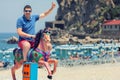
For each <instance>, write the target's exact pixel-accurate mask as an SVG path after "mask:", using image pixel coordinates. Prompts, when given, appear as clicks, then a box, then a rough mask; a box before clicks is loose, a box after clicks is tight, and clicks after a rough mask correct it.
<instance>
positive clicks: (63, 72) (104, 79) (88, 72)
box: [0, 63, 120, 80]
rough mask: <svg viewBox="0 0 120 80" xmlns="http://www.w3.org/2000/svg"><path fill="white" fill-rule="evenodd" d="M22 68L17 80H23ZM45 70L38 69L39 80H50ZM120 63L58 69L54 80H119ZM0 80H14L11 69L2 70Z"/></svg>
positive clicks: (17, 74)
mask: <svg viewBox="0 0 120 80" xmlns="http://www.w3.org/2000/svg"><path fill="white" fill-rule="evenodd" d="M21 70H22V68H20V69H19V70H17V72H16V76H17V80H22V73H21ZM46 75H47V71H46V69H45V68H40V69H38V80H48V79H47V78H46ZM119 78H120V63H109V64H98V65H80V66H73V67H58V68H57V72H56V74H54V75H53V80H119ZM0 80H12V77H11V72H10V69H7V70H0Z"/></svg>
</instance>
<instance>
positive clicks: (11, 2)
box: [0, 0, 58, 33]
mask: <svg viewBox="0 0 120 80" xmlns="http://www.w3.org/2000/svg"><path fill="white" fill-rule="evenodd" d="M52 2H55V3H56V8H55V9H54V10H53V11H52V13H51V14H49V15H48V16H47V17H45V18H43V19H40V20H39V21H37V23H36V32H37V31H38V30H40V29H42V28H44V26H45V21H53V20H55V15H56V14H57V8H58V4H57V2H56V0H2V1H1V2H0V33H1V32H13V33H15V32H16V20H17V18H18V17H20V16H22V15H23V8H24V6H25V5H26V4H29V5H31V7H32V14H40V13H43V12H45V11H47V10H48V9H49V8H50V7H51V4H52Z"/></svg>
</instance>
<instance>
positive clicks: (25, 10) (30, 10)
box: [24, 10, 32, 13]
mask: <svg viewBox="0 0 120 80" xmlns="http://www.w3.org/2000/svg"><path fill="white" fill-rule="evenodd" d="M24 12H29V13H30V12H32V11H31V10H25V11H24Z"/></svg>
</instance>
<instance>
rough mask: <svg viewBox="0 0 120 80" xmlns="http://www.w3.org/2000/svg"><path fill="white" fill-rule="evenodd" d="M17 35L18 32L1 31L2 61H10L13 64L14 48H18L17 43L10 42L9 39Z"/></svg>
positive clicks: (0, 51) (0, 58)
mask: <svg viewBox="0 0 120 80" xmlns="http://www.w3.org/2000/svg"><path fill="white" fill-rule="evenodd" d="M13 36H15V37H17V38H18V35H17V33H0V62H10V64H11V65H12V64H13V59H14V57H13V54H12V52H13V49H14V48H17V47H18V45H17V44H8V43H7V40H8V39H10V38H11V37H13Z"/></svg>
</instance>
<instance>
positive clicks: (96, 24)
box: [56, 0, 120, 36]
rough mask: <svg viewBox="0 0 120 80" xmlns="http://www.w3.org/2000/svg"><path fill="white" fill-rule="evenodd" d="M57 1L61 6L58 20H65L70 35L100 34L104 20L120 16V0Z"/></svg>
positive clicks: (66, 29) (57, 16)
mask: <svg viewBox="0 0 120 80" xmlns="http://www.w3.org/2000/svg"><path fill="white" fill-rule="evenodd" d="M57 2H58V5H59V8H58V11H57V15H56V20H57V21H64V22H65V31H68V34H69V36H73V34H76V33H78V34H96V35H97V34H100V33H101V24H102V23H103V21H104V20H110V19H119V18H120V0H57ZM57 32H58V33H59V31H57ZM63 32H64V31H63ZM61 35H62V34H61ZM57 36H60V35H57Z"/></svg>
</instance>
